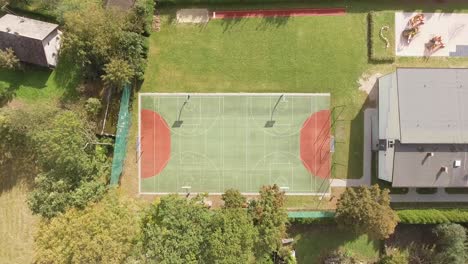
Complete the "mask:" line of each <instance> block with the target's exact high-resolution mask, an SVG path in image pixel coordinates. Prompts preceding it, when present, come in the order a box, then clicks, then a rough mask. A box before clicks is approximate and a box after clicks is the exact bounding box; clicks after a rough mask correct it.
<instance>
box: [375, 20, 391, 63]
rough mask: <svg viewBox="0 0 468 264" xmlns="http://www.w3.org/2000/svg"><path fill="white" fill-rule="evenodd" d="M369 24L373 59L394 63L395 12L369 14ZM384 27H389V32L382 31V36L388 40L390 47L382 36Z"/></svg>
mask: <svg viewBox="0 0 468 264" xmlns="http://www.w3.org/2000/svg"><path fill="white" fill-rule="evenodd" d="M369 23H370V29H369V30H370V42H369V45H370V57H371V59H372V60H374V61H388V62H393V61H394V60H395V12H393V11H382V12H372V13H370V14H369ZM383 27H387V30H382V35H383V37H385V38H387V40H388V44H389V46H388V47H387V45H386V42H385V41H384V40H383V39H382V38H381V36H380V31H381V29H382V28H383Z"/></svg>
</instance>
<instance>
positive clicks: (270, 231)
mask: <svg viewBox="0 0 468 264" xmlns="http://www.w3.org/2000/svg"><path fill="white" fill-rule="evenodd" d="M284 200H285V196H284V192H282V191H281V190H280V188H279V187H278V186H277V185H276V184H275V185H273V186H263V187H262V188H261V190H260V197H259V199H258V200H257V201H255V200H253V201H252V202H251V203H250V205H249V211H250V213H251V215H252V217H253V219H254V225H255V226H256V228H257V230H258V237H259V238H258V242H257V244H256V246H255V250H256V252H255V255H256V257H257V260H260V261H263V260H267V259H270V258H271V255H272V254H273V253H274V252H278V250H279V249H280V248H281V239H282V238H284V237H285V235H286V224H287V223H288V215H287V213H286V210H285V209H284Z"/></svg>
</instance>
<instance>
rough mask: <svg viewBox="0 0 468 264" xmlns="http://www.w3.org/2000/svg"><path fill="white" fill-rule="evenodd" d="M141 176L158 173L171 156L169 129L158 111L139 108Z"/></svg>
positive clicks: (145, 176)
mask: <svg viewBox="0 0 468 264" xmlns="http://www.w3.org/2000/svg"><path fill="white" fill-rule="evenodd" d="M140 129H141V135H140V136H141V177H142V178H150V177H153V176H155V175H157V174H159V173H160V172H161V171H162V170H163V169H164V167H166V164H167V163H168V162H169V159H170V156H171V131H170V130H169V126H168V125H167V123H166V121H165V120H164V118H162V116H160V115H159V114H158V113H156V112H154V111H151V110H147V109H143V110H141V128H140Z"/></svg>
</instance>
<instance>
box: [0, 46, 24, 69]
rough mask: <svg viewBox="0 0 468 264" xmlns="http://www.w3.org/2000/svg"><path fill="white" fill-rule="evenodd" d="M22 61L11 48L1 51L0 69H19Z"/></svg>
mask: <svg viewBox="0 0 468 264" xmlns="http://www.w3.org/2000/svg"><path fill="white" fill-rule="evenodd" d="M19 66H20V61H19V59H18V57H16V55H15V52H14V51H13V49H11V48H7V49H5V50H0V68H3V69H8V70H14V69H18V68H19Z"/></svg>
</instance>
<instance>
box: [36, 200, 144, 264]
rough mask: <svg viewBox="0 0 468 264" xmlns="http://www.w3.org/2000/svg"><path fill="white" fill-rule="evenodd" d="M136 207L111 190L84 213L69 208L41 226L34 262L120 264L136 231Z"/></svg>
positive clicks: (127, 254)
mask: <svg viewBox="0 0 468 264" xmlns="http://www.w3.org/2000/svg"><path fill="white" fill-rule="evenodd" d="M138 210H139V206H138V204H136V203H135V201H133V200H130V199H128V198H125V197H123V196H121V195H119V194H118V193H117V191H111V192H109V193H108V195H106V196H105V197H104V199H103V200H102V201H101V202H99V203H96V204H93V205H91V206H89V207H87V208H85V209H84V210H77V209H70V210H68V211H67V212H66V213H64V214H63V215H60V216H57V217H55V218H53V219H52V220H50V221H48V220H45V221H43V222H42V223H41V224H40V227H39V230H38V232H37V234H36V237H35V245H36V248H35V259H36V263H122V262H123V261H124V260H125V259H126V258H127V257H128V256H129V255H130V254H131V252H132V251H133V249H134V246H135V245H136V241H137V235H138V232H139V218H138Z"/></svg>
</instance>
